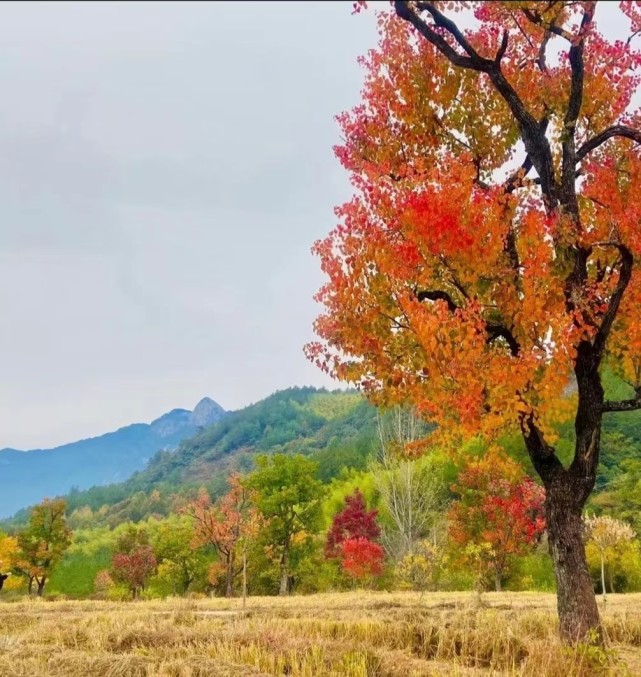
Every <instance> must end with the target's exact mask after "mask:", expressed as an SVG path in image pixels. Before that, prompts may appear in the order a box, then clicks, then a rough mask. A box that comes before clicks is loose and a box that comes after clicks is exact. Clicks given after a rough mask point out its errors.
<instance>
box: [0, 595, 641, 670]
mask: <svg viewBox="0 0 641 677" xmlns="http://www.w3.org/2000/svg"><path fill="white" fill-rule="evenodd" d="M554 605H555V599H554V596H552V595H544V594H536V593H489V594H486V595H484V596H483V600H482V602H481V604H480V605H479V602H478V600H476V598H475V597H474V596H472V595H471V594H470V593H448V594H444V593H438V594H437V593H435V594H425V595H424V596H423V597H422V598H421V597H419V595H418V594H416V593H394V594H390V593H373V592H372V593H364V592H358V593H341V594H325V595H312V596H308V597H291V598H286V599H279V598H273V597H269V598H268V597H261V598H251V599H250V600H249V602H248V605H247V609H246V610H245V611H243V610H242V608H241V604H240V601H239V600H231V601H227V600H224V599H204V600H183V599H173V600H166V601H154V602H131V603H111V602H97V601H90V602H67V601H57V602H48V601H41V600H36V601H28V602H14V603H4V604H1V605H0V675H2V676H3V677H13V676H17V675H20V676H21V677H40V676H44V675H55V676H57V677H58V676H59V677H80V676H81V675H82V676H83V677H84V676H85V675H91V676H93V675H97V676H103V675H104V676H106V677H121V676H122V677H124V676H127V677H129V676H141V677H142V676H143V675H144V676H152V675H153V676H160V675H163V676H167V677H169V676H176V677H178V676H180V677H195V676H204V675H208V676H209V675H222V676H227V675H238V676H240V675H243V676H244V675H248V676H251V675H253V676H258V675H290V676H292V677H297V676H301V677H302V676H305V677H315V676H317V675H337V676H338V675H345V676H347V677H356V676H365V675H373V676H381V677H382V676H385V677H401V676H406V675H461V676H468V675H470V676H473V675H532V676H534V675H536V676H540V675H550V676H552V677H554V676H557V675H558V676H563V677H573V676H578V675H592V674H608V675H638V674H641V613H640V612H641V595H618V596H617V595H614V596H612V597H611V598H610V599H609V600H608V604H607V609H606V611H605V612H604V614H603V615H604V622H605V627H606V630H607V633H608V637H609V648H608V649H607V650H606V651H603V650H596V649H594V648H588V647H583V648H580V649H579V650H578V651H571V650H569V649H567V648H565V647H563V646H562V645H561V644H560V642H559V641H558V640H557V638H556V634H555V631H556V621H555V611H554Z"/></svg>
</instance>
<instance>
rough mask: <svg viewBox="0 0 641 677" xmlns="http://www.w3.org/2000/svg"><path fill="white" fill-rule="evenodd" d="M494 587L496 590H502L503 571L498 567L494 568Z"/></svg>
mask: <svg viewBox="0 0 641 677" xmlns="http://www.w3.org/2000/svg"><path fill="white" fill-rule="evenodd" d="M494 589H495V590H496V592H501V572H500V571H499V569H498V568H495V569H494Z"/></svg>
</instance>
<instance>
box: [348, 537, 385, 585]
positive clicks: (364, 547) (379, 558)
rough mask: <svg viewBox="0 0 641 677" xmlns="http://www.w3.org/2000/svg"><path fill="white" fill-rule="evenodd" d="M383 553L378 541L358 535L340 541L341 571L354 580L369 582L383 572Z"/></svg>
mask: <svg viewBox="0 0 641 677" xmlns="http://www.w3.org/2000/svg"><path fill="white" fill-rule="evenodd" d="M384 557H385V553H384V551H383V548H382V547H381V546H380V545H379V544H378V543H373V542H372V541H370V540H369V539H367V538H363V537H362V536H358V537H356V538H348V539H347V540H345V541H343V542H342V543H341V564H342V567H343V571H344V572H345V573H346V574H347V575H348V576H349V577H350V578H352V579H353V580H355V581H363V582H371V581H372V580H373V579H374V578H376V577H377V576H380V575H381V574H382V573H383V559H384Z"/></svg>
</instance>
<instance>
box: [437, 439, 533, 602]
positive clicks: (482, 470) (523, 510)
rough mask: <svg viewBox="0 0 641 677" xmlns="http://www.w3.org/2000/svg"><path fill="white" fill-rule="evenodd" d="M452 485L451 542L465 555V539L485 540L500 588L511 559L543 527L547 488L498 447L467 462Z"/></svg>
mask: <svg viewBox="0 0 641 677" xmlns="http://www.w3.org/2000/svg"><path fill="white" fill-rule="evenodd" d="M453 489H454V491H455V492H456V493H457V494H458V497H459V498H458V500H457V501H455V502H454V503H453V505H452V508H451V509H450V512H449V521H450V538H451V539H452V543H453V544H455V545H456V546H458V550H459V552H461V553H463V555H464V553H465V546H466V545H467V544H469V543H472V544H475V545H477V546H481V545H483V544H485V545H486V546H487V547H486V549H485V558H484V563H485V565H486V566H487V570H488V573H491V574H493V578H494V581H495V584H496V587H497V589H499V590H500V588H501V581H502V579H503V577H504V576H505V574H506V573H507V572H508V569H509V565H510V563H511V560H512V559H513V558H514V557H516V556H519V555H525V554H527V553H528V552H530V551H531V550H532V546H533V545H534V544H536V543H537V541H538V540H539V539H540V537H541V535H542V534H543V531H544V530H545V518H544V516H543V502H544V500H545V492H544V490H543V488H542V487H541V486H539V485H538V484H536V483H535V482H534V481H533V480H532V479H530V478H529V477H526V476H525V475H524V473H523V471H522V470H521V468H520V467H519V466H518V465H517V464H516V463H515V462H514V461H512V460H511V459H510V458H508V457H506V456H503V455H501V454H499V453H497V452H491V453H489V454H488V455H487V456H485V457H483V458H482V459H479V460H477V461H473V462H471V463H468V465H467V467H466V468H464V469H463V471H462V472H461V473H460V475H459V478H458V482H457V484H456V485H455V486H454V487H453Z"/></svg>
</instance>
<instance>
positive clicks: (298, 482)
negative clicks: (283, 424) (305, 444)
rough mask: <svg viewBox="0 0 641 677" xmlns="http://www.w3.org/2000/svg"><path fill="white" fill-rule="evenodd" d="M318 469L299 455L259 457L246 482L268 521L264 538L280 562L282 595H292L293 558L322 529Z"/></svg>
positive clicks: (280, 589) (321, 490)
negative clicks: (254, 493)
mask: <svg viewBox="0 0 641 677" xmlns="http://www.w3.org/2000/svg"><path fill="white" fill-rule="evenodd" d="M317 470H318V464H317V463H314V462H313V461H311V460H309V459H308V458H305V457H304V456H301V455H300V454H296V455H293V456H288V455H285V454H274V455H272V456H258V457H257V459H256V470H255V471H254V472H253V473H252V474H251V475H250V476H249V477H248V479H247V486H248V487H249V488H251V489H254V490H255V491H256V506H257V507H258V509H259V511H260V512H261V514H262V516H263V518H264V519H265V521H266V522H267V526H266V527H265V528H264V529H263V538H264V540H265V543H266V544H267V545H268V546H269V547H270V548H271V549H272V551H273V555H274V557H275V558H276V559H277V560H278V563H279V569H280V586H279V594H280V595H287V594H288V593H289V592H290V587H291V573H292V566H291V565H292V555H293V554H294V553H295V552H296V551H297V550H300V549H304V547H305V546H306V545H308V543H309V540H310V534H313V533H315V532H316V531H318V529H319V526H320V518H321V498H322V497H323V494H324V488H323V485H322V484H321V483H320V481H319V480H317V479H316V477H315V475H316V472H317Z"/></svg>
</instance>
